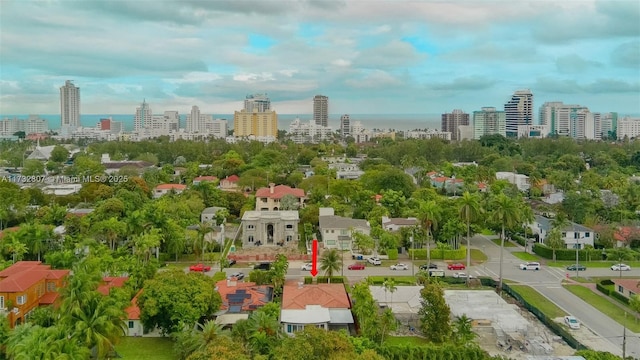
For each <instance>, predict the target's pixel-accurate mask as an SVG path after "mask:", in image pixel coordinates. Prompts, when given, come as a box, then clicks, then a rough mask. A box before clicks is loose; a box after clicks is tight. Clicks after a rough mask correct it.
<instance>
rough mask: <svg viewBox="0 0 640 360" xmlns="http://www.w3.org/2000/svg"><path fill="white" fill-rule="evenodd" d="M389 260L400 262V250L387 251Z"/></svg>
mask: <svg viewBox="0 0 640 360" xmlns="http://www.w3.org/2000/svg"><path fill="white" fill-rule="evenodd" d="M387 256H389V260H398V249H387Z"/></svg>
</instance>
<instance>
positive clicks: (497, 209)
mask: <svg viewBox="0 0 640 360" xmlns="http://www.w3.org/2000/svg"><path fill="white" fill-rule="evenodd" d="M492 208H493V211H492V214H491V218H492V220H493V221H495V222H498V223H500V225H501V226H502V232H501V233H500V274H499V278H500V280H499V283H498V291H499V292H502V262H503V253H504V238H505V233H504V231H505V228H507V227H508V228H512V227H513V226H515V225H516V224H518V223H519V222H520V208H519V207H518V205H517V204H516V202H515V201H514V200H513V199H512V198H510V197H508V196H507V195H505V194H499V195H497V196H496V197H495V198H494V199H493V202H492Z"/></svg>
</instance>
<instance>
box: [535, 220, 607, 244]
mask: <svg viewBox="0 0 640 360" xmlns="http://www.w3.org/2000/svg"><path fill="white" fill-rule="evenodd" d="M552 223H553V219H549V218H546V217H544V216H541V215H535V219H534V221H533V223H532V224H529V227H530V228H531V230H532V231H533V234H534V236H535V237H536V241H537V242H540V243H543V244H544V240H545V238H546V237H547V235H548V234H549V231H551V229H552V228H553V226H552ZM560 231H561V232H562V239H563V240H564V243H565V244H566V246H567V249H576V248H577V249H584V247H585V246H586V245H591V246H593V242H594V241H595V232H594V231H593V229H590V228H588V227H585V226H582V225H580V224H576V223H574V222H568V224H567V225H565V226H564V227H563V228H562V229H560Z"/></svg>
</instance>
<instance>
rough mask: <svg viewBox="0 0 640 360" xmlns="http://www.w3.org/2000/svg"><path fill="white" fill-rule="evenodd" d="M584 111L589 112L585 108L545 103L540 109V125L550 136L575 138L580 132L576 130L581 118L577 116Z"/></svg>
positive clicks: (558, 103)
mask: <svg viewBox="0 0 640 360" xmlns="http://www.w3.org/2000/svg"><path fill="white" fill-rule="evenodd" d="M585 111H587V112H588V111H589V109H588V108H587V107H586V106H581V105H568V104H563V103H562V102H559V101H554V102H546V103H544V104H542V106H541V107H540V114H539V117H540V123H541V124H542V125H547V129H549V134H550V135H556V136H569V137H575V136H578V133H579V132H580V130H578V129H577V128H578V127H580V124H581V121H582V120H580V119H581V118H582V117H583V116H582V115H579V114H580V113H583V112H585ZM572 129H573V130H572Z"/></svg>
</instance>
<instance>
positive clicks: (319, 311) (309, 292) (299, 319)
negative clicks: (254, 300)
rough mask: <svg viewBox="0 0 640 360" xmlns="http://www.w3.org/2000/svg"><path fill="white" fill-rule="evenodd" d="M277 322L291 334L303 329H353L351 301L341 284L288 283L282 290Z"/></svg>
mask: <svg viewBox="0 0 640 360" xmlns="http://www.w3.org/2000/svg"><path fill="white" fill-rule="evenodd" d="M280 322H281V323H282V328H283V330H284V332H285V333H286V334H288V335H294V334H295V333H296V332H298V331H302V330H304V327H305V326H314V327H317V328H320V329H325V330H342V329H344V330H347V331H352V330H353V325H354V321H353V315H352V314H351V301H350V300H349V296H348V295H347V291H346V290H345V288H344V285H343V284H309V285H303V284H301V283H295V282H293V283H287V284H285V285H284V287H283V289H282V307H281V309H280Z"/></svg>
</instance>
